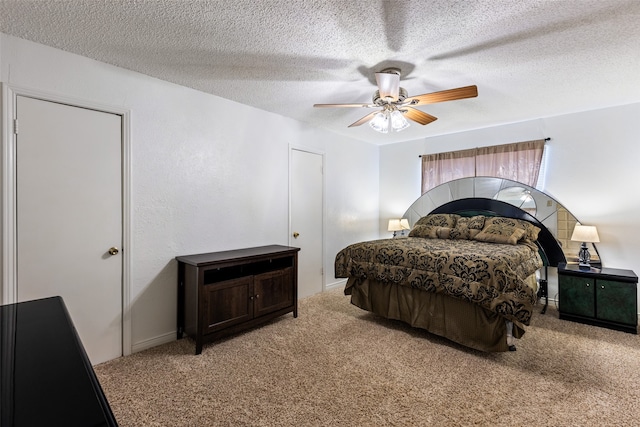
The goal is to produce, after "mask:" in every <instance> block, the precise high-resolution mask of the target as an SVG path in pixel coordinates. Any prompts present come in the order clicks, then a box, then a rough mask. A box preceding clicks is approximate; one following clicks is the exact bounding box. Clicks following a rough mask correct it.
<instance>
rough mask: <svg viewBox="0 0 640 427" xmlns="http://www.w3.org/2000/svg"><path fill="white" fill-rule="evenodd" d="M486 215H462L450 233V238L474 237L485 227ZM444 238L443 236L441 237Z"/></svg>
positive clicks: (467, 238) (466, 238)
mask: <svg viewBox="0 0 640 427" xmlns="http://www.w3.org/2000/svg"><path fill="white" fill-rule="evenodd" d="M484 219H485V217H484V216H482V215H476V216H471V217H460V218H458V221H456V226H455V227H454V228H453V229H451V232H450V233H449V238H450V239H465V240H469V239H473V238H474V237H475V236H476V235H477V234H478V233H479V232H480V231H481V230H482V228H483V227H484ZM441 238H442V237H441Z"/></svg>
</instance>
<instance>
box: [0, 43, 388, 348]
mask: <svg viewBox="0 0 640 427" xmlns="http://www.w3.org/2000/svg"><path fill="white" fill-rule="evenodd" d="M0 81H2V82H5V83H9V84H11V85H16V86H20V87H25V88H29V89H33V90H40V91H44V92H47V93H52V94H56V95H58V96H64V97H71V98H75V99H80V100H86V101H90V102H93V103H100V104H104V105H109V106H117V107H123V108H127V109H130V110H131V123H132V126H131V128H132V136H131V144H132V247H130V248H128V250H129V251H130V254H131V256H132V270H131V275H132V282H131V296H130V298H131V303H132V312H131V317H132V320H131V321H132V342H133V348H134V350H140V349H143V348H146V347H149V346H152V345H155V344H158V343H160V342H163V341H167V340H171V339H175V325H176V279H177V264H176V262H175V260H174V257H175V256H177V255H186V254H192V253H201V252H210V251H217V250H227V249H235V248H242V247H248V246H260V245H267V244H284V245H287V244H289V230H288V227H289V217H288V215H289V201H288V190H289V183H288V178H289V172H288V160H289V148H290V146H291V145H295V146H297V147H308V148H313V149H315V150H319V151H321V152H323V153H324V154H325V165H326V173H325V192H326V201H327V205H326V212H327V215H326V230H325V233H326V245H325V272H326V273H325V281H326V284H327V285H331V284H332V283H333V282H334V281H335V279H334V278H333V261H334V257H335V254H336V253H337V252H338V250H339V249H341V248H342V247H344V246H345V245H346V244H348V243H352V242H354V241H358V240H366V239H370V238H372V237H377V236H378V234H377V233H378V230H377V224H378V222H379V218H378V208H379V199H378V170H379V164H378V158H379V156H378V152H379V150H378V147H376V146H373V145H370V144H366V143H362V142H358V141H356V140H350V139H348V138H345V137H342V136H339V135H335V134H332V133H328V132H324V131H321V130H318V129H315V128H311V127H309V126H306V125H304V124H302V123H300V122H297V121H294V120H291V119H287V118H284V117H282V116H278V115H275V114H271V113H267V112H265V111H262V110H258V109H255V108H252V107H248V106H245V105H241V104H238V103H235V102H232V101H228V100H225V99H221V98H219V97H216V96H212V95H208V94H205V93H202V92H199V91H195V90H192V89H188V88H185V87H181V86H178V85H174V84H171V83H167V82H164V81H161V80H158V79H154V78H151V77H148V76H144V75H141V74H138V73H135V72H131V71H127V70H124V69H120V68H117V67H113V66H110V65H107V64H104V63H100V62H97V61H93V60H91V59H88V58H84V57H80V56H77V55H73V54H69V53H67V52H63V51H60V50H57V49H53V48H49V47H46V46H43V45H40V44H36V43H32V42H28V41H25V40H21V39H18V38H15V37H11V36H8V35H4V34H0ZM354 159H355V160H354ZM44 178H46V177H43V179H44Z"/></svg>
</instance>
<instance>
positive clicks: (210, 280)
mask: <svg viewBox="0 0 640 427" xmlns="http://www.w3.org/2000/svg"><path fill="white" fill-rule="evenodd" d="M299 250H300V249H299V248H294V247H291V246H280V245H271V246H260V247H254V248H246V249H238V250H231V251H223V252H210V253H204V254H195V255H184V256H178V257H176V260H177V261H178V328H177V332H178V339H180V338H182V336H183V334H185V333H186V334H187V335H189V336H191V337H193V338H194V339H195V341H196V354H200V353H201V352H202V345H203V343H205V342H209V341H212V340H215V339H218V338H221V337H223V336H227V335H230V334H233V333H236V332H239V331H242V330H245V329H247V328H251V327H254V326H256V325H259V324H261V323H264V322H266V321H268V320H271V319H273V318H275V317H278V316H282V315H283V314H286V313H291V312H293V317H298V251H299Z"/></svg>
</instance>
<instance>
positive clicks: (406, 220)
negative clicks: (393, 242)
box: [400, 218, 411, 230]
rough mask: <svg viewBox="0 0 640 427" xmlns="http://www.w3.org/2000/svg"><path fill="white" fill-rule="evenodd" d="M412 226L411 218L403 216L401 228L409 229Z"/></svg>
mask: <svg viewBox="0 0 640 427" xmlns="http://www.w3.org/2000/svg"><path fill="white" fill-rule="evenodd" d="M410 228H411V227H409V220H408V219H407V218H402V219H401V220H400V229H401V230H408V229H410Z"/></svg>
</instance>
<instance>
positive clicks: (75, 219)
mask: <svg viewBox="0 0 640 427" xmlns="http://www.w3.org/2000/svg"><path fill="white" fill-rule="evenodd" d="M16 111H17V119H18V134H17V136H16V212H17V213H16V246H17V252H16V262H17V266H16V267H17V268H16V271H17V299H18V301H25V300H31V299H37V298H46V297H50V296H58V295H59V296H62V298H63V300H64V302H65V305H66V306H67V310H68V311H69V314H70V315H71V318H72V320H73V323H74V325H75V327H76V330H77V331H78V335H79V336H80V339H81V340H82V343H83V344H84V347H85V349H86V351H87V354H88V356H89V359H90V361H91V363H92V364H97V363H101V362H103V361H106V360H110V359H113V358H116V357H118V356H121V355H122V257H121V254H120V253H117V254H115V255H114V254H111V253H110V252H109V250H110V249H111V248H118V251H119V250H120V248H121V242H122V166H121V162H122V117H121V116H119V115H116V114H110V113H105V112H100V111H95V110H89V109H85V108H79V107H73V106H69V105H63V104H59V103H55V102H49V101H43V100H38V99H34V98H29V97H24V96H18V97H17V101H16ZM112 252H115V249H114V250H112Z"/></svg>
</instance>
